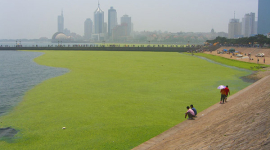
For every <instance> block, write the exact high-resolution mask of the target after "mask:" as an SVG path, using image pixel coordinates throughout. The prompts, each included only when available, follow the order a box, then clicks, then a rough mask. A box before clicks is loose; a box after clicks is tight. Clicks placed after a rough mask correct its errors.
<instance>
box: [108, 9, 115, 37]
mask: <svg viewBox="0 0 270 150" xmlns="http://www.w3.org/2000/svg"><path fill="white" fill-rule="evenodd" d="M116 26H117V12H116V10H115V9H113V7H111V8H110V9H109V10H108V34H109V36H111V35H112V29H113V28H114V27H116Z"/></svg>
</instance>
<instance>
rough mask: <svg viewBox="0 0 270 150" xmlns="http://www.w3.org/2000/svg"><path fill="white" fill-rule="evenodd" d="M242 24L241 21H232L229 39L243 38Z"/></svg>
mask: <svg viewBox="0 0 270 150" xmlns="http://www.w3.org/2000/svg"><path fill="white" fill-rule="evenodd" d="M241 28H242V27H241V23H240V22H239V19H231V20H230V23H229V25H228V38H229V39H234V38H238V37H240V36H241V31H242V30H241Z"/></svg>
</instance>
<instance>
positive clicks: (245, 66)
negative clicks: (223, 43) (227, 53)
mask: <svg viewBox="0 0 270 150" xmlns="http://www.w3.org/2000/svg"><path fill="white" fill-rule="evenodd" d="M194 55H196V56H202V57H205V58H208V59H210V60H213V61H215V62H219V63H222V64H225V65H228V66H234V67H238V68H243V69H248V70H253V71H258V70H260V69H261V68H263V67H269V65H264V64H254V63H249V62H243V61H237V60H233V59H228V58H224V57H220V56H215V55H209V54H205V53H195V54H194Z"/></svg>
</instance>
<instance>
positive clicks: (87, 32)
mask: <svg viewBox="0 0 270 150" xmlns="http://www.w3.org/2000/svg"><path fill="white" fill-rule="evenodd" d="M92 29H93V22H92V20H91V19H90V18H87V19H86V20H85V21H84V39H86V40H90V39H91V36H92Z"/></svg>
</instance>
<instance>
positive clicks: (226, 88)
mask: <svg viewBox="0 0 270 150" xmlns="http://www.w3.org/2000/svg"><path fill="white" fill-rule="evenodd" d="M224 90H225V92H226V94H225V95H226V97H225V102H227V97H228V94H230V95H231V93H230V89H229V88H228V85H226V87H225V89H224Z"/></svg>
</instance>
